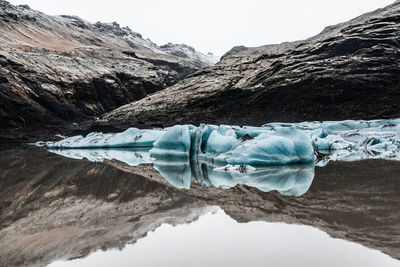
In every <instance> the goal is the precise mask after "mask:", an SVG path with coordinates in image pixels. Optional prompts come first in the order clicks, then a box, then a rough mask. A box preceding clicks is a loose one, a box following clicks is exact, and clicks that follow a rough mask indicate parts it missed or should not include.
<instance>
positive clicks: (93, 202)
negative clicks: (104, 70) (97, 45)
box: [0, 147, 400, 266]
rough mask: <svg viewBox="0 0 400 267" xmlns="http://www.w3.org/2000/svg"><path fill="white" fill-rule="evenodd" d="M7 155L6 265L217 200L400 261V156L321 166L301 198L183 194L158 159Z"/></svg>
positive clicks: (16, 151)
mask: <svg viewBox="0 0 400 267" xmlns="http://www.w3.org/2000/svg"><path fill="white" fill-rule="evenodd" d="M0 160H1V162H2V164H1V165H0V209H1V213H0V259H1V263H2V264H3V265H6V266H13V265H22V264H25V265H30V266H31V265H44V264H46V263H48V262H51V261H53V260H55V259H59V258H75V257H82V256H85V255H87V254H88V253H90V252H91V251H93V250H96V249H100V248H101V249H109V248H114V247H123V246H124V245H125V244H127V243H133V242H135V241H136V240H137V239H138V238H140V237H142V236H144V235H146V233H147V232H148V231H152V230H153V229H155V228H156V227H157V226H158V225H160V224H161V223H163V222H166V223H172V224H176V223H184V222H190V221H192V220H195V219H196V218H197V217H198V216H200V215H201V214H203V213H204V212H206V211H209V210H210V209H211V208H210V206H213V205H218V206H220V207H222V208H223V209H224V210H225V212H226V213H227V214H229V215H230V216H232V217H233V218H235V219H236V220H238V221H241V222H247V221H254V220H265V221H282V222H287V223H301V224H307V225H312V226H315V227H318V228H320V229H322V230H324V231H325V232H327V233H329V234H330V235H331V236H334V237H339V238H344V239H348V240H351V241H355V242H358V243H361V244H363V245H366V246H369V247H374V248H377V249H379V250H381V251H383V252H385V253H387V254H389V255H391V256H392V257H395V258H400V249H399V247H400V243H399V240H400V227H399V225H400V214H399V212H398V203H399V201H400V191H399V189H400V180H399V179H398V177H397V174H398V173H399V171H400V166H399V165H398V164H396V162H389V161H368V162H352V163H339V162H335V163H333V164H328V165H327V166H326V167H324V168H316V170H315V171H316V173H315V174H316V177H315V178H314V181H313V184H312V185H311V188H310V189H309V190H308V192H307V193H306V194H304V195H302V196H300V197H297V198H294V197H290V196H283V195H281V194H279V193H277V192H268V193H265V192H261V191H259V190H257V189H256V188H251V187H247V186H244V185H238V186H235V187H233V188H229V189H222V188H216V187H210V188H203V187H202V186H201V184H200V183H193V184H192V185H191V189H190V190H179V189H176V188H174V187H173V186H171V185H170V184H169V183H168V182H167V181H165V179H163V178H162V177H161V176H160V175H159V173H158V172H157V171H156V170H154V169H153V168H152V167H151V166H149V165H148V164H144V165H140V166H136V167H130V166H127V165H126V164H124V163H120V162H116V161H107V162H106V163H105V164H104V163H102V164H101V163H91V162H88V161H86V160H85V161H83V160H71V159H67V158H64V157H60V156H58V155H55V154H52V153H47V152H46V151H44V150H42V149H38V148H35V147H29V148H13V149H2V150H0ZM112 165H113V166H112ZM115 167H117V168H115Z"/></svg>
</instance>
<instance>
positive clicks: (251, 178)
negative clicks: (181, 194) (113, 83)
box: [154, 160, 314, 196]
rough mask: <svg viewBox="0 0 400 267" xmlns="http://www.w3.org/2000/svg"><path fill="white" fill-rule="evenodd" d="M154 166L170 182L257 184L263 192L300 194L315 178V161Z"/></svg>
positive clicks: (223, 185) (183, 185) (178, 184)
mask: <svg viewBox="0 0 400 267" xmlns="http://www.w3.org/2000/svg"><path fill="white" fill-rule="evenodd" d="M154 167H155V168H156V169H157V170H158V171H159V172H160V173H161V175H162V176H163V177H164V178H166V179H167V180H168V182H169V183H171V184H172V185H174V186H176V187H178V188H186V189H188V188H189V187H190V184H191V182H192V181H193V180H194V181H196V182H199V183H201V185H203V186H211V185H212V186H215V187H220V188H224V189H227V188H231V187H234V186H236V185H241V184H242V185H247V186H250V187H255V188H257V189H259V190H260V191H263V192H268V191H272V190H277V191H279V193H281V194H283V195H290V196H300V195H302V194H304V193H305V192H307V190H308V188H309V187H310V185H311V182H312V180H313V178H314V164H313V163H311V164H296V165H294V164H293V165H271V166H263V167H257V168H252V167H250V166H248V165H227V166H222V167H217V166H215V165H211V164H206V163H198V162H191V163H189V161H186V162H184V161H165V160H164V161H161V162H159V161H157V160H156V161H155V163H154Z"/></svg>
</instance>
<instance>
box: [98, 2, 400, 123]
mask: <svg viewBox="0 0 400 267" xmlns="http://www.w3.org/2000/svg"><path fill="white" fill-rule="evenodd" d="M398 103H400V1H396V2H395V3H393V4H392V5H389V6H387V7H385V8H382V9H379V10H376V11H374V12H371V13H367V14H365V15H362V16H360V17H357V18H355V19H353V20H351V21H349V22H346V23H341V24H338V25H335V26H331V27H327V28H326V29H325V30H324V31H322V32H321V33H320V34H318V35H317V36H314V37H312V38H309V39H307V40H304V41H298V42H291V43H283V44H279V45H266V46H263V47H258V48H245V47H235V48H234V49H232V50H231V51H229V52H228V53H227V54H226V55H225V56H224V57H223V58H222V60H221V61H220V62H219V63H217V64H216V65H214V66H212V67H208V68H205V69H203V70H201V71H198V72H196V73H194V74H192V75H190V76H189V77H187V78H186V79H185V80H183V81H181V82H179V83H177V84H176V85H174V86H172V87H169V88H168V89H166V90H163V91H161V92H158V93H156V94H153V95H151V96H150V97H146V98H143V99H141V100H140V101H136V102H133V103H131V104H128V105H125V106H122V107H120V108H118V109H116V110H114V111H112V112H110V113H108V114H106V115H105V116H103V117H102V118H101V119H100V120H99V123H100V124H120V125H121V124H122V125H125V126H129V125H140V124H152V123H154V124H162V125H171V124H177V123H194V124H197V123H201V122H204V123H229V124H252V125H260V124H263V123H265V122H268V121H291V122H294V121H305V120H308V121H309V120H341V119H350V118H351V119H374V118H389V117H399V116H400V105H399V104H398Z"/></svg>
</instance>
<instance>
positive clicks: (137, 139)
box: [47, 128, 165, 149]
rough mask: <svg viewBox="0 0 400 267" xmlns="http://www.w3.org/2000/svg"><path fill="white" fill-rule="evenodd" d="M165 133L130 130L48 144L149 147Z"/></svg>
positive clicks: (78, 146) (72, 146) (91, 146)
mask: <svg viewBox="0 0 400 267" xmlns="http://www.w3.org/2000/svg"><path fill="white" fill-rule="evenodd" d="M164 133H165V131H164V130H140V129H137V128H129V129H127V130H126V131H124V132H122V133H116V134H103V133H96V132H93V133H90V134H88V135H87V136H86V137H83V136H81V135H80V136H73V137H70V138H67V139H64V140H61V141H59V142H47V146H48V147H49V148H69V149H71V148H74V149H75V148H102V147H103V148H104V147H108V148H110V147H113V148H116V147H148V146H150V147H151V146H152V145H153V143H154V142H155V141H156V140H158V139H159V138H160V137H161V136H163V135H164Z"/></svg>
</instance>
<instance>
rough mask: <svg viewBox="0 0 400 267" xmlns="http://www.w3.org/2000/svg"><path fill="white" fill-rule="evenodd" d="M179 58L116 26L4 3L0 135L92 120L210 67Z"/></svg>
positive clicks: (0, 8) (194, 55)
mask: <svg viewBox="0 0 400 267" xmlns="http://www.w3.org/2000/svg"><path fill="white" fill-rule="evenodd" d="M174 47H175V48H176V49H180V47H181V45H171V47H170V50H171V51H172V52H173V48H174ZM173 54H174V53H169V51H166V50H165V49H162V48H160V47H159V46H157V45H156V44H154V43H152V42H151V41H150V40H147V39H143V38H142V36H141V35H140V34H138V33H135V32H133V31H132V30H131V29H129V28H128V27H120V26H119V25H118V24H117V23H115V22H114V23H109V24H105V23H100V22H98V23H96V24H90V23H88V22H86V21H84V20H82V19H80V18H78V17H75V16H48V15H45V14H43V13H41V12H38V11H34V10H32V9H30V8H29V7H27V6H13V5H10V4H9V3H8V2H6V1H3V0H0V131H4V129H26V128H27V127H30V126H33V127H35V128H41V127H44V126H48V125H54V124H56V123H59V122H60V121H68V122H76V121H82V120H86V119H88V118H91V117H92V116H96V115H99V114H102V113H104V112H107V111H110V110H112V109H115V108H117V107H119V106H121V105H123V104H127V103H130V102H132V101H135V100H139V99H141V98H143V97H144V96H146V95H148V94H151V93H154V92H156V91H158V90H161V89H163V88H166V87H168V86H171V85H173V84H175V83H176V82H177V81H179V80H181V79H183V78H184V77H185V76H187V75H188V74H191V73H193V72H195V71H196V70H198V69H201V68H202V67H205V66H208V64H209V63H210V62H208V61H207V62H206V61H203V59H206V57H207V56H206V55H202V54H200V53H198V52H196V51H194V50H193V51H191V56H186V57H181V56H175V55H173ZM0 135H1V134H0Z"/></svg>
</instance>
